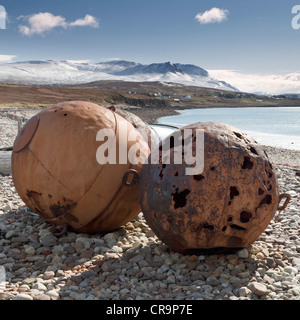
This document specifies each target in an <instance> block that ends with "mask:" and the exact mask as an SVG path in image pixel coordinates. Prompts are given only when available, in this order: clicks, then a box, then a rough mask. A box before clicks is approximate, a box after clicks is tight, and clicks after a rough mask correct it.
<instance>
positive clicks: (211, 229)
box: [203, 223, 215, 231]
mask: <svg viewBox="0 0 300 320" xmlns="http://www.w3.org/2000/svg"><path fill="white" fill-rule="evenodd" d="M203 228H204V229H206V230H209V231H214V230H215V227H214V226H212V225H211V224H208V223H204V225H203Z"/></svg>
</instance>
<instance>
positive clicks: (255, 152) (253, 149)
mask: <svg viewBox="0 0 300 320" xmlns="http://www.w3.org/2000/svg"><path fill="white" fill-rule="evenodd" d="M250 151H251V152H252V153H254V154H256V155H258V153H257V151H256V149H255V148H253V147H251V148H250Z"/></svg>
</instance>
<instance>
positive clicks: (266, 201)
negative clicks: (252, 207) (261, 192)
mask: <svg viewBox="0 0 300 320" xmlns="http://www.w3.org/2000/svg"><path fill="white" fill-rule="evenodd" d="M271 203H272V196H271V195H270V194H268V195H266V196H265V197H264V198H263V199H262V200H261V202H260V204H259V206H258V207H261V206H262V205H263V204H271Z"/></svg>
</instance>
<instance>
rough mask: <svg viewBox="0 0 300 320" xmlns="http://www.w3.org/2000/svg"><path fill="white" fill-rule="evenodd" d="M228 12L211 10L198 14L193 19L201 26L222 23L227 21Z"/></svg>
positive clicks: (216, 9)
mask: <svg viewBox="0 0 300 320" xmlns="http://www.w3.org/2000/svg"><path fill="white" fill-rule="evenodd" d="M228 14H229V11H228V10H224V9H219V8H212V9H210V10H207V11H205V12H200V13H198V14H197V15H196V17H195V19H196V20H198V21H199V22H200V23H201V24H206V23H215V22H223V21H225V20H227V17H228Z"/></svg>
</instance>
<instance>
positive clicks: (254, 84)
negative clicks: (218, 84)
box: [208, 70, 300, 95]
mask: <svg viewBox="0 0 300 320" xmlns="http://www.w3.org/2000/svg"><path fill="white" fill-rule="evenodd" d="M208 72H209V74H210V75H211V76H212V77H214V78H217V79H218V80H223V81H226V82H228V83H230V84H231V85H232V86H234V87H236V88H237V89H239V90H240V91H243V92H250V93H263V94H274V95H276V94H284V93H298V94H300V72H299V73H296V72H295V73H290V74H286V75H275V74H269V75H263V74H243V73H240V72H238V71H235V70H208Z"/></svg>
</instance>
